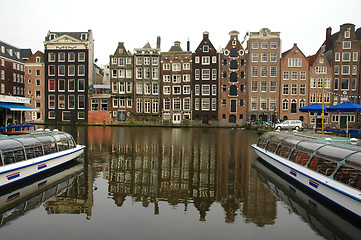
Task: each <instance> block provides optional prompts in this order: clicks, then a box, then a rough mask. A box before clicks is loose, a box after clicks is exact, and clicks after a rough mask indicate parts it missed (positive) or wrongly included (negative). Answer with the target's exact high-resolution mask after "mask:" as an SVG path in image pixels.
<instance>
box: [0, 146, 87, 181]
mask: <svg viewBox="0 0 361 240" xmlns="http://www.w3.org/2000/svg"><path fill="white" fill-rule="evenodd" d="M84 148H85V146H81V145H78V146H76V148H71V149H68V150H65V151H61V152H56V153H52V154H48V155H45V156H41V157H38V158H34V159H29V160H26V161H21V162H17V163H13V164H8V165H5V166H1V167H0V188H1V187H4V186H8V185H10V184H13V183H15V182H19V181H21V180H24V179H26V178H28V177H31V176H34V175H36V174H40V173H42V172H44V171H47V170H49V169H52V168H54V167H57V166H59V165H62V164H64V163H66V162H69V161H71V160H73V159H74V158H77V157H78V156H79V155H80V154H82V153H83V151H84Z"/></svg>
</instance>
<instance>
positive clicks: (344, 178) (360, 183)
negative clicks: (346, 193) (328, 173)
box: [334, 165, 361, 190]
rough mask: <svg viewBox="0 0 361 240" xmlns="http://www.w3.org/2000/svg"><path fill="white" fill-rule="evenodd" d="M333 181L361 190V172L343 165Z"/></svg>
mask: <svg viewBox="0 0 361 240" xmlns="http://www.w3.org/2000/svg"><path fill="white" fill-rule="evenodd" d="M334 179H335V180H337V181H339V182H342V183H344V184H347V185H349V186H351V187H354V188H356V189H358V190H361V170H359V169H356V168H354V167H352V166H348V165H343V166H341V167H340V168H339V169H338V171H337V172H336V174H335V176H334Z"/></svg>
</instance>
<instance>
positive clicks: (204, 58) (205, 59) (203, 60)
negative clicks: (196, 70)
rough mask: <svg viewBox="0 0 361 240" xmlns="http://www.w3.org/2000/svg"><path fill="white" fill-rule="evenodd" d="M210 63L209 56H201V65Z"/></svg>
mask: <svg viewBox="0 0 361 240" xmlns="http://www.w3.org/2000/svg"><path fill="white" fill-rule="evenodd" d="M209 64H210V57H209V56H204V57H202V65H209Z"/></svg>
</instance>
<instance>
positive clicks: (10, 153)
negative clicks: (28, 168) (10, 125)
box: [0, 139, 25, 165]
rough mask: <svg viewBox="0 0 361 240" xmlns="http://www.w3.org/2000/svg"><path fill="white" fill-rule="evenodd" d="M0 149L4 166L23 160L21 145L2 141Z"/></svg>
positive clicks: (6, 140)
mask: <svg viewBox="0 0 361 240" xmlns="http://www.w3.org/2000/svg"><path fill="white" fill-rule="evenodd" d="M0 149H1V151H2V155H3V158H4V165H7V164H11V163H15V162H20V161H24V160H25V156H24V151H23V147H22V145H21V144H20V143H19V142H18V141H16V140H13V139H4V140H1V141H0Z"/></svg>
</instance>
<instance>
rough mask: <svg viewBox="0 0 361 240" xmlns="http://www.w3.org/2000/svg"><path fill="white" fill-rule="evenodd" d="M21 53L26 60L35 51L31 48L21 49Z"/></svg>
mask: <svg viewBox="0 0 361 240" xmlns="http://www.w3.org/2000/svg"><path fill="white" fill-rule="evenodd" d="M20 55H21V58H22V59H23V60H26V59H29V58H30V57H31V56H32V55H33V52H32V51H31V49H30V48H28V49H20Z"/></svg>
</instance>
